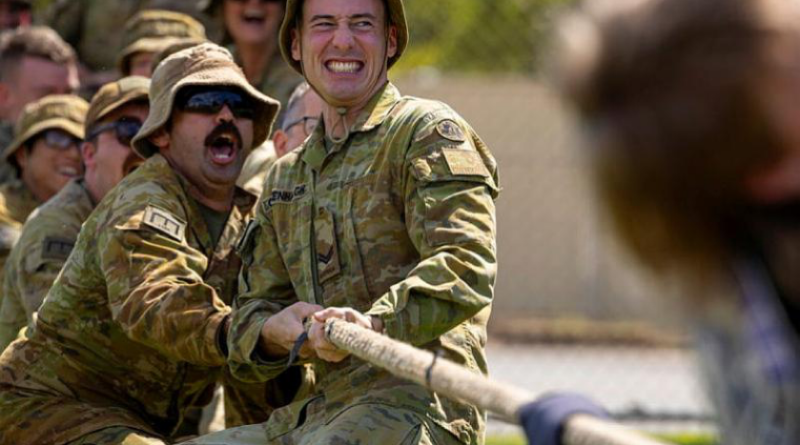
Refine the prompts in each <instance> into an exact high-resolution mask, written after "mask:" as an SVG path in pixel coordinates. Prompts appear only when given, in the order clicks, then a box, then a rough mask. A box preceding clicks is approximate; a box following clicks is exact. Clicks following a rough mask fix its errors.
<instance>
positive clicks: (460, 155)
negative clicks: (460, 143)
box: [442, 148, 489, 178]
mask: <svg viewBox="0 0 800 445" xmlns="http://www.w3.org/2000/svg"><path fill="white" fill-rule="evenodd" d="M442 153H444V159H445V161H447V168H449V169H450V173H451V174H453V175H456V176H482V177H484V178H485V177H488V176H489V170H487V169H486V165H484V163H483V159H481V155H479V154H478V152H477V151H471V150H463V149H459V148H443V149H442Z"/></svg>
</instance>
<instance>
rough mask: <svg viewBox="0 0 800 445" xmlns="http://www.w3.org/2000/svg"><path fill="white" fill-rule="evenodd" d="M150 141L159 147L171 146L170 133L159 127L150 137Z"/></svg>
mask: <svg viewBox="0 0 800 445" xmlns="http://www.w3.org/2000/svg"><path fill="white" fill-rule="evenodd" d="M148 139H149V140H150V142H151V143H152V144H153V145H155V146H156V147H158V148H159V149H165V148H169V133H167V130H165V129H163V128H159V129H158V130H157V131H156V132H155V133H153V135H152V136H150V137H149V138H148Z"/></svg>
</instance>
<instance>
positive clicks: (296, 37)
mask: <svg viewBox="0 0 800 445" xmlns="http://www.w3.org/2000/svg"><path fill="white" fill-rule="evenodd" d="M302 58H303V55H302V52H301V51H300V33H299V32H298V31H297V28H294V29H292V59H294V60H296V61H298V62H300V61H301V60H302Z"/></svg>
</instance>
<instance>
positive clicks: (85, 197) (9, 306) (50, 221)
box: [0, 180, 94, 351]
mask: <svg viewBox="0 0 800 445" xmlns="http://www.w3.org/2000/svg"><path fill="white" fill-rule="evenodd" d="M92 209H94V203H93V202H92V199H91V197H90V196H89V191H88V190H86V186H85V184H84V182H83V180H73V181H71V182H70V183H68V184H67V185H66V186H64V188H63V189H61V191H59V192H58V194H56V195H55V196H54V197H53V198H52V199H50V200H49V201H47V202H46V203H45V204H44V205H42V206H41V207H39V208H38V209H36V211H34V213H32V214H31V216H30V217H29V218H28V220H27V221H26V222H25V225H24V226H23V227H22V233H21V235H20V237H19V240H18V241H17V244H16V245H15V246H14V248H13V249H11V254H10V255H9V257H8V260H7V261H6V264H5V269H4V273H3V274H4V278H3V283H2V285H3V287H2V292H3V293H2V295H3V297H2V299H1V300H0V351H3V350H4V349H5V348H6V347H7V346H8V345H9V344H10V343H11V342H12V341H14V339H15V338H16V337H17V333H18V332H19V331H20V329H22V328H24V327H25V325H27V324H28V323H30V322H31V321H33V316H34V314H35V313H36V311H37V310H39V306H40V305H41V304H42V301H44V297H45V295H47V291H48V290H50V287H51V286H52V285H53V282H54V281H55V279H56V276H58V273H59V272H60V271H61V267H62V266H64V263H65V262H66V261H67V257H68V256H69V254H70V252H71V251H72V248H73V246H74V245H75V240H76V239H77V238H78V233H79V232H80V230H81V224H83V222H84V221H86V218H88V217H89V214H90V213H92Z"/></svg>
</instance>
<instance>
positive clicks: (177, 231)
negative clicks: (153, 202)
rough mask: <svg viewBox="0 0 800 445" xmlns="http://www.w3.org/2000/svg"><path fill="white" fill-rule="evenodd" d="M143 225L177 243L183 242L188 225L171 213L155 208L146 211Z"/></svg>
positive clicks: (149, 207) (148, 207) (151, 207)
mask: <svg viewBox="0 0 800 445" xmlns="http://www.w3.org/2000/svg"><path fill="white" fill-rule="evenodd" d="M142 223H143V224H145V225H147V226H150V227H152V228H154V229H156V230H158V231H159V232H161V233H163V234H165V235H167V236H169V237H170V238H172V239H175V240H177V241H183V237H184V233H185V231H186V223H185V222H183V221H181V220H179V219H178V218H176V217H174V216H172V215H171V214H170V213H169V212H166V211H164V210H161V209H159V208H156V207H153V206H147V208H146V209H145V210H144V219H143V220H142Z"/></svg>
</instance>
